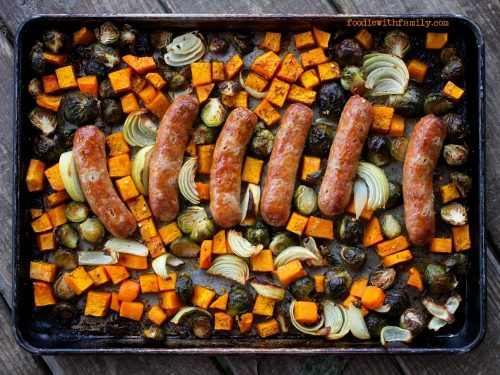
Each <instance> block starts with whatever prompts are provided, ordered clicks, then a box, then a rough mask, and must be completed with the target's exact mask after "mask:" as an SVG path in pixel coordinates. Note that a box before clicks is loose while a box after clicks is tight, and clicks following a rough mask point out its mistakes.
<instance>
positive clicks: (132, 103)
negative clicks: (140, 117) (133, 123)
mask: <svg viewBox="0 0 500 375" xmlns="http://www.w3.org/2000/svg"><path fill="white" fill-rule="evenodd" d="M120 101H121V103H122V111H123V113H127V114H128V113H132V112H135V111H138V110H139V108H140V107H139V102H138V101H137V98H136V96H135V94H134V93H133V92H129V93H128V94H126V95H123V96H122V97H121V98H120Z"/></svg>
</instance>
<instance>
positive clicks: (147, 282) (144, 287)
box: [139, 273, 160, 293]
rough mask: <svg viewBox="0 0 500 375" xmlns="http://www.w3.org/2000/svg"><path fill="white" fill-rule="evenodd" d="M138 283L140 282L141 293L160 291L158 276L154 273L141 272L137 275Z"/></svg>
mask: <svg viewBox="0 0 500 375" xmlns="http://www.w3.org/2000/svg"><path fill="white" fill-rule="evenodd" d="M139 283H140V284H141V292H142V293H156V292H159V291H160V289H159V287H158V276H157V275H156V274H155V273H143V274H141V275H139Z"/></svg>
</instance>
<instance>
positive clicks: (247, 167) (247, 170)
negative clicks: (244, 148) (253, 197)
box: [241, 156, 264, 185]
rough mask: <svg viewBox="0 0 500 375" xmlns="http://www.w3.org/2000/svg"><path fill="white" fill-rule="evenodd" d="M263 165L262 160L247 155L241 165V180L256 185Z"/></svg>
mask: <svg viewBox="0 0 500 375" xmlns="http://www.w3.org/2000/svg"><path fill="white" fill-rule="evenodd" d="M263 167H264V160H260V159H255V158H252V157H251V156H247V157H246V159H245V164H244V165H243V172H242V173H241V180H242V181H246V182H250V183H252V184H255V185H258V184H259V182H260V175H261V173H262V168H263Z"/></svg>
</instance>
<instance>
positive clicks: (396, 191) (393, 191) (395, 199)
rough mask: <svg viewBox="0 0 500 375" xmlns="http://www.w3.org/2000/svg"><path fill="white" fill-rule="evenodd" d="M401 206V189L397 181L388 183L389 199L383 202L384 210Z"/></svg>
mask: <svg viewBox="0 0 500 375" xmlns="http://www.w3.org/2000/svg"><path fill="white" fill-rule="evenodd" d="M402 204H403V187H402V186H401V184H400V183H399V182H397V181H389V199H388V200H387V202H385V208H387V209H391V208H395V207H398V206H401V205H402Z"/></svg>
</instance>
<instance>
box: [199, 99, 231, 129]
mask: <svg viewBox="0 0 500 375" xmlns="http://www.w3.org/2000/svg"><path fill="white" fill-rule="evenodd" d="M226 115H227V111H226V108H225V107H224V105H222V103H221V101H220V99H219V98H210V99H208V102H207V104H205V106H204V107H203V109H202V110H201V120H202V121H203V123H204V124H205V125H206V126H208V127H209V128H212V127H216V126H219V125H220V124H222V123H223V122H224V120H225V119H226Z"/></svg>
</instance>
